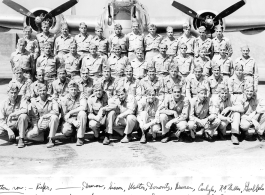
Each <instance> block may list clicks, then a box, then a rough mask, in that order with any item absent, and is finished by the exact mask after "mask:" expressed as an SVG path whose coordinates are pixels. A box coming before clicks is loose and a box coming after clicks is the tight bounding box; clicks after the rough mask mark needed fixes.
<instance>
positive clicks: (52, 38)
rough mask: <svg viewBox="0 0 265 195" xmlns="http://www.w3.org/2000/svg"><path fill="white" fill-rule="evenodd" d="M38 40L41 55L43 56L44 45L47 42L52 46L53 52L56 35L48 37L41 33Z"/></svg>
mask: <svg viewBox="0 0 265 195" xmlns="http://www.w3.org/2000/svg"><path fill="white" fill-rule="evenodd" d="M36 38H37V40H38V43H39V47H40V51H41V54H43V50H44V44H45V43H47V42H48V43H50V44H51V46H52V50H53V48H54V41H55V35H53V34H50V33H49V35H48V36H46V35H45V34H44V33H39V34H37V36H36Z"/></svg>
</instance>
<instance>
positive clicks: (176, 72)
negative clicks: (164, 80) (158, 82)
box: [169, 68, 178, 78]
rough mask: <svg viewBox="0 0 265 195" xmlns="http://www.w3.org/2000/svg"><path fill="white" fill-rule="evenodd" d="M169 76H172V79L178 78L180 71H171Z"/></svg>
mask: <svg viewBox="0 0 265 195" xmlns="http://www.w3.org/2000/svg"><path fill="white" fill-rule="evenodd" d="M169 74H170V76H171V77H172V78H176V77H177V76H178V70H177V69H175V68H174V69H171V70H170V71H169Z"/></svg>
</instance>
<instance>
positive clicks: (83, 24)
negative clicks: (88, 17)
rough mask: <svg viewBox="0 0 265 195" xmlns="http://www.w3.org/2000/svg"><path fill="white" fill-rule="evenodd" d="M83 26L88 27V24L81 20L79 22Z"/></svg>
mask: <svg viewBox="0 0 265 195" xmlns="http://www.w3.org/2000/svg"><path fill="white" fill-rule="evenodd" d="M81 26H85V27H86V28H87V25H86V23H85V22H81V23H80V24H79V27H81Z"/></svg>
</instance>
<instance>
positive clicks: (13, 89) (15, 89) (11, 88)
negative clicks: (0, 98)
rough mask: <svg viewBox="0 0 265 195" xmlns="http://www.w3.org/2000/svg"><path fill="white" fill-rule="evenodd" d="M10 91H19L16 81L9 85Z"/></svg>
mask: <svg viewBox="0 0 265 195" xmlns="http://www.w3.org/2000/svg"><path fill="white" fill-rule="evenodd" d="M9 91H19V87H18V85H17V84H16V83H10V84H9V85H8V87H7V92H9Z"/></svg>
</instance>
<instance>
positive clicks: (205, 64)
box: [194, 56, 212, 77]
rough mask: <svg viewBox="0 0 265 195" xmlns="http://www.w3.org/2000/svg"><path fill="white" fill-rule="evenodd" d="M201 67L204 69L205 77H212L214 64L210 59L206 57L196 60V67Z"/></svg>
mask: <svg viewBox="0 0 265 195" xmlns="http://www.w3.org/2000/svg"><path fill="white" fill-rule="evenodd" d="M196 65H200V66H201V67H202V68H203V74H204V75H205V76H207V77H208V76H210V70H211V68H212V62H211V60H210V58H208V57H206V58H205V59H202V58H201V57H200V56H199V57H198V58H194V66H196Z"/></svg>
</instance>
